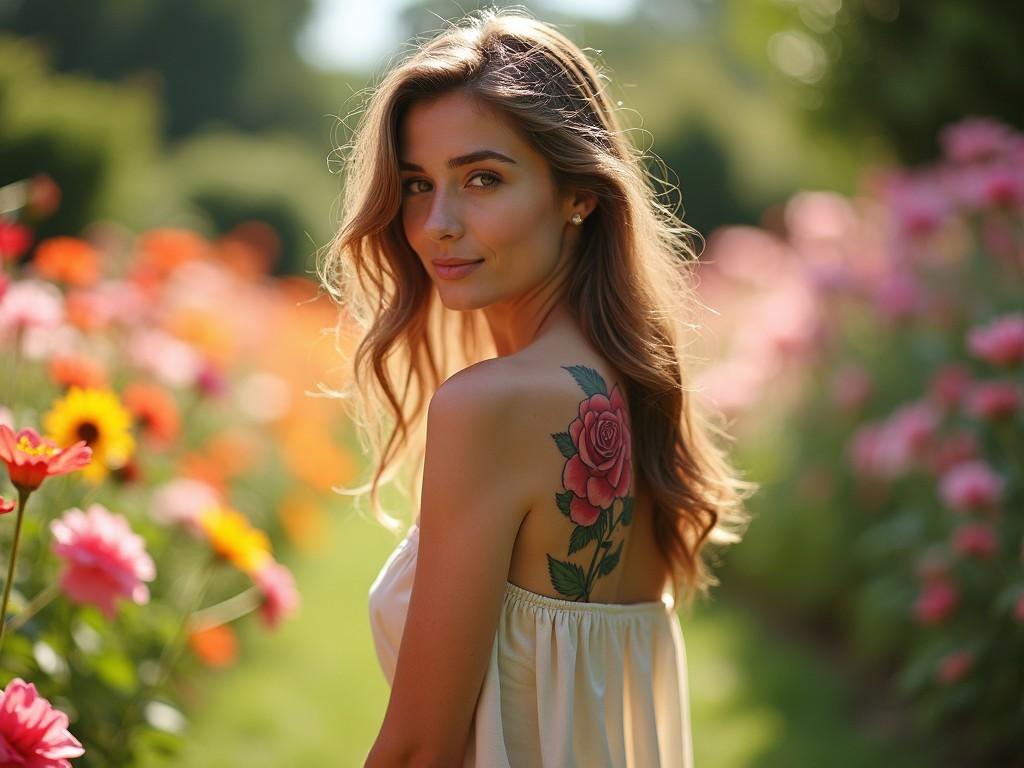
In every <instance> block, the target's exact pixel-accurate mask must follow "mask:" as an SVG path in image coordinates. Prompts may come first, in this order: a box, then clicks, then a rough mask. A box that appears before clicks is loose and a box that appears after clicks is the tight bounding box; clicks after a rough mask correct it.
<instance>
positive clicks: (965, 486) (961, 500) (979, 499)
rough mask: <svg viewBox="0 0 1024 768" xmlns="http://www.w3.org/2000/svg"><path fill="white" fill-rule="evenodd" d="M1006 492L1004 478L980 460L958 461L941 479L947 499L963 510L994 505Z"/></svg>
mask: <svg viewBox="0 0 1024 768" xmlns="http://www.w3.org/2000/svg"><path fill="white" fill-rule="evenodd" d="M1002 493H1003V479H1002V477H1000V476H999V475H998V474H996V472H995V471H994V470H993V469H992V468H991V467H990V466H988V464H986V463H985V462H983V461H980V460H975V461H965V462H963V463H961V464H957V465H956V466H954V467H953V468H952V469H950V470H949V471H948V472H947V473H946V474H945V475H943V476H942V479H941V480H940V481H939V495H940V496H941V497H942V500H943V502H945V504H946V505H947V506H949V507H950V508H952V509H955V510H958V511H961V512H965V511H969V510H972V509H980V508H985V507H991V506H993V505H994V504H995V503H996V502H998V501H999V499H1000V498H1001V497H1002Z"/></svg>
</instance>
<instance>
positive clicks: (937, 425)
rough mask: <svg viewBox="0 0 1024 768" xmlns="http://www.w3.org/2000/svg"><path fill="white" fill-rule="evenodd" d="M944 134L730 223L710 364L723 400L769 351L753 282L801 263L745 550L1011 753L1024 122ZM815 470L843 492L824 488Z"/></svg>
mask: <svg viewBox="0 0 1024 768" xmlns="http://www.w3.org/2000/svg"><path fill="white" fill-rule="evenodd" d="M941 139H942V146H943V149H944V156H943V157H942V158H941V159H940V160H939V161H938V162H936V163H934V164H932V165H930V166H925V167H918V168H914V169H898V168H897V169H884V170H881V169H873V170H871V171H870V172H869V173H868V174H865V176H864V179H865V184H864V188H863V191H862V194H859V195H858V196H856V197H851V198H850V199H844V198H841V197H840V196H838V195H830V194H826V193H814V192H810V193H809V192H801V193H799V194H798V195H795V196H794V197H793V198H792V199H791V200H789V201H787V203H786V204H785V206H783V207H782V210H781V211H780V215H779V216H775V217H772V219H771V221H772V222H773V224H772V226H773V227H775V230H774V231H772V232H768V231H764V232H756V233H754V232H751V228H748V227H745V228H742V237H739V236H738V235H737V234H736V233H735V232H733V231H732V230H729V231H726V232H725V233H715V235H714V237H713V239H712V240H710V241H709V244H708V250H709V251H710V253H709V254H708V259H707V260H706V261H702V264H701V274H700V283H701V286H702V292H703V298H705V299H706V300H707V301H708V304H710V305H711V306H713V307H714V308H715V309H716V311H717V312H718V313H719V314H717V316H716V317H714V318H709V320H708V323H707V324H708V325H710V326H712V331H713V332H714V335H720V336H723V337H726V339H727V341H726V345H725V347H726V349H727V354H726V355H725V360H723V361H722V362H716V363H715V364H714V366H713V370H712V372H711V374H710V375H702V376H701V381H702V382H703V384H704V389H707V390H711V391H710V392H709V394H711V395H712V396H713V397H714V398H715V399H716V401H717V400H718V399H719V393H720V392H722V391H725V392H728V387H729V386H732V385H731V384H730V382H734V381H737V380H739V379H740V376H739V375H737V373H738V372H740V371H742V370H744V368H743V366H744V363H745V362H746V361H749V359H750V358H751V356H752V355H755V354H757V352H755V350H767V349H770V348H771V338H770V334H769V333H767V332H763V333H762V332H761V328H760V319H759V315H758V313H757V312H756V311H755V310H754V309H750V308H748V305H756V304H757V303H758V298H759V296H758V294H757V292H755V293H754V295H753V296H752V295H751V292H752V290H754V289H753V288H752V286H756V291H759V292H760V293H761V294H762V295H771V294H773V293H774V292H775V291H776V290H777V288H776V285H777V284H782V283H785V284H786V285H787V286H788V285H790V284H792V283H793V281H794V279H795V278H794V275H795V274H796V275H799V274H800V273H801V272H802V273H803V274H804V277H803V281H804V284H805V285H807V286H811V287H812V288H813V290H814V292H815V295H814V298H813V302H812V303H813V308H812V310H810V311H807V312H805V313H804V314H803V317H804V318H805V321H806V326H805V327H803V328H802V329H801V332H800V335H801V336H802V337H803V338H805V339H810V340H814V343H812V344H809V345H807V351H808V355H807V356H806V358H805V360H804V363H803V364H801V365H797V364H794V360H792V359H790V360H783V359H782V358H781V357H771V356H767V355H764V356H763V357H762V358H759V363H760V364H761V367H762V368H763V369H765V370H767V371H775V372H781V371H784V372H785V375H784V376H777V377H776V379H777V381H776V380H772V379H771V377H770V376H767V375H762V376H761V377H760V379H758V380H757V382H758V386H757V387H756V388H750V389H748V392H749V391H753V392H755V393H756V396H754V397H750V398H748V399H746V400H739V399H735V398H734V399H732V400H730V401H729V402H730V404H731V406H732V408H731V413H732V415H734V416H735V417H736V418H737V419H739V420H740V421H741V423H742V424H744V425H745V426H746V427H747V429H748V432H747V434H749V435H757V436H761V435H766V436H768V437H762V438H761V441H762V442H763V444H760V443H759V444H757V445H755V446H754V447H753V448H751V449H750V450H751V451H752V453H753V458H754V461H753V463H754V464H755V465H756V466H762V467H765V466H767V467H768V468H769V471H773V472H775V473H777V475H776V477H775V478H774V479H775V483H773V484H771V486H770V488H771V490H770V491H768V492H765V491H762V493H761V494H759V498H755V502H759V503H761V504H762V505H764V506H766V507H769V508H768V509H764V510H762V514H761V515H760V517H761V520H760V525H761V526H762V527H761V529H760V534H759V535H760V536H761V539H760V541H761V542H762V543H761V544H760V549H759V548H758V546H757V544H755V541H757V536H756V535H755V536H754V537H749V536H748V537H747V541H745V546H744V547H741V548H739V549H738V550H737V551H736V552H735V553H734V554H733V555H732V556H731V563H732V564H733V566H734V567H735V569H736V573H738V574H743V576H744V577H745V578H749V579H750V580H751V581H753V582H756V585H757V589H758V591H759V592H760V591H761V590H763V589H771V590H774V591H775V592H776V593H777V594H778V596H779V597H780V598H782V599H785V600H795V601H798V602H799V604H800V605H803V606H805V607H806V608H807V610H808V613H809V614H810V615H812V616H814V617H815V618H820V616H821V615H830V616H831V617H832V618H833V619H834V620H835V622H836V623H837V625H838V626H843V627H844V629H845V631H846V632H847V633H848V634H849V635H850V636H851V637H854V638H856V642H855V646H856V647H855V650H856V652H858V653H861V654H862V655H863V656H864V657H866V659H867V660H868V661H873V660H875V659H878V660H879V661H880V662H882V663H883V664H884V663H886V662H888V661H891V660H893V659H896V660H898V661H899V662H900V664H901V666H902V674H900V675H898V677H897V684H898V686H899V687H900V688H901V690H902V693H904V694H906V695H908V696H909V697H911V698H912V700H914V701H915V702H917V703H919V704H920V706H921V710H922V713H923V714H930V715H931V716H933V720H932V721H931V722H932V723H933V725H934V726H935V727H936V732H937V734H938V735H939V736H940V737H941V736H942V734H943V725H944V724H946V723H952V722H955V724H956V726H957V729H958V731H960V732H961V735H973V736H974V737H976V738H974V740H973V742H972V743H979V744H980V743H985V744H986V745H987V746H986V749H987V750H989V751H988V752H987V753H986V754H985V755H984V756H982V755H981V754H980V753H979V756H978V760H979V761H981V762H985V761H986V759H987V762H988V763H991V764H1005V763H1007V762H1012V761H1009V760H1008V759H1007V756H1008V755H1013V754H1016V753H1019V733H1020V729H1021V727H1024V721H1022V720H1021V718H1020V711H1019V703H1020V697H1019V690H1011V688H1012V686H1009V685H1006V686H1001V685H993V684H990V682H989V681H992V680H1001V679H1016V678H1015V677H1014V676H1015V675H1017V669H1018V667H1019V661H1018V660H1019V659H1021V658H1024V634H1021V632H1020V631H1018V630H1019V625H1020V624H1021V623H1024V517H1022V513H1024V453H1022V452H1024V313H1022V312H1021V297H1022V296H1024V135H1022V134H1021V133H1020V132H1018V131H1016V130H1014V129H1013V128H1010V127H1009V126H1006V125H1004V124H1002V123H998V122H996V121H993V120H987V119H983V118H971V119H967V120H964V121H962V122H960V123H957V124H955V125H951V126H949V127H947V129H946V130H944V131H943V133H942V137H941ZM836 198H839V199H836ZM809 201H813V205H811V204H810V203H809ZM809 211H813V212H814V213H815V215H814V216H813V217H811V216H810V215H809ZM777 221H781V222H782V223H783V225H782V226H778V225H777V224H776V223H775V222H777ZM735 229H739V228H735ZM737 265H742V268H738V267H737ZM757 265H768V266H762V268H761V269H759V268H758V266H757ZM822 275H827V279H822ZM761 354H763V353H761ZM730 355H734V357H730ZM784 366H785V367H784ZM722 372H725V374H723V373H722ZM755 439H756V438H755ZM832 457H836V458H837V459H838V460H833V459H832ZM812 471H813V472H817V473H819V474H824V475H827V476H828V479H829V480H830V482H821V483H817V484H816V486H817V487H819V488H826V489H827V488H831V489H834V490H833V491H832V492H831V493H828V492H825V493H822V492H820V491H819V492H817V493H807V492H806V485H807V483H806V480H805V478H806V477H807V476H808V473H810V472H812ZM566 487H568V484H567V486H566ZM577 487H578V486H577ZM773 563H779V564H780V567H779V568H778V569H775V570H774V571H773V569H772V567H771V566H772V564H773ZM782 564H784V566H782ZM836 606H843V609H842V610H839V609H837V608H836Z"/></svg>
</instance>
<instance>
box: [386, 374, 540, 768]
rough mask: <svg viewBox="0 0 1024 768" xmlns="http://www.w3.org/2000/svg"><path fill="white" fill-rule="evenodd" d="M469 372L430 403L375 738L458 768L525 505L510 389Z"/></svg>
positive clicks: (409, 754)
mask: <svg viewBox="0 0 1024 768" xmlns="http://www.w3.org/2000/svg"><path fill="white" fill-rule="evenodd" d="M467 373H468V372H463V374H461V375H457V376H455V377H453V378H452V379H449V380H448V381H446V382H445V383H444V384H443V385H442V386H441V388H439V389H438V391H437V393H436V394H435V395H434V397H433V398H432V399H431V402H430V406H429V408H428V410H427V437H426V452H425V454H424V465H423V491H422V494H421V503H420V519H419V528H420V532H419V549H418V554H417V561H416V573H415V578H414V581H413V588H412V595H411V597H410V602H409V610H408V614H407V617H406V623H405V630H404V632H403V635H402V642H401V645H400V648H399V654H398V663H397V667H396V669H395V678H394V683H393V685H392V689H391V698H390V701H389V703H388V708H387V713H386V715H385V718H384V724H383V725H382V727H381V733H380V736H378V744H377V745H376V746H377V747H383V751H384V752H387V753H389V754H395V753H399V754H403V755H405V756H406V758H410V759H411V758H426V762H425V763H424V764H432V761H433V762H435V763H436V764H444V765H459V764H461V761H462V759H463V752H464V750H465V747H466V742H467V739H468V736H469V731H470V725H471V722H472V718H473V713H474V710H475V708H476V703H477V698H478V696H479V693H480V689H481V686H482V684H483V680H484V676H485V673H486V671H487V666H488V663H489V661H490V656H491V650H492V647H493V643H494V637H495V632H496V630H497V626H498V620H499V617H500V614H501V608H502V603H503V599H504V590H505V581H506V578H507V576H508V569H509V563H510V561H511V558H512V548H513V545H514V543H515V538H516V534H517V532H518V530H519V525H520V523H521V522H522V519H523V517H524V516H525V513H526V509H525V506H524V505H525V503H526V502H525V498H526V497H525V494H524V493H523V490H522V478H521V476H520V473H519V472H518V471H517V467H516V463H517V462H516V458H515V455H514V454H515V452H516V446H517V442H518V441H516V440H515V439H514V438H513V436H512V434H511V430H513V429H514V428H515V424H514V423H513V422H514V419H515V417H514V415H513V414H512V412H511V409H510V407H511V403H512V399H511V398H510V393H509V389H508V387H507V386H501V385H500V383H499V382H497V381H495V379H494V377H493V376H492V375H489V372H488V373H484V374H483V375H478V376H470V375H466V374H467ZM488 379H490V380H488ZM495 384H499V385H498V386H495ZM517 476H518V483H517V482H516V480H517ZM517 486H518V487H517Z"/></svg>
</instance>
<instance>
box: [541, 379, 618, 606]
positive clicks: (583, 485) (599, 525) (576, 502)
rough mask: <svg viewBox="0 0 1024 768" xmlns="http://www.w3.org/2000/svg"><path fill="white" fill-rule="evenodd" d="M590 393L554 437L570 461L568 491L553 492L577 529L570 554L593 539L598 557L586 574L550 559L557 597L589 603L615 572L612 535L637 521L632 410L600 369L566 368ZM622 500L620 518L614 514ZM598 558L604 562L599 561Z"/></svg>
mask: <svg viewBox="0 0 1024 768" xmlns="http://www.w3.org/2000/svg"><path fill="white" fill-rule="evenodd" d="M563 367H564V368H565V370H567V371H568V372H569V373H570V374H572V376H573V378H574V379H575V380H576V383H577V384H579V385H580V388H581V389H582V390H583V392H584V393H585V394H586V395H587V398H586V399H585V400H582V401H581V402H580V406H579V414H578V415H577V416H576V418H575V419H573V421H572V422H571V423H570V424H569V427H568V429H567V431H566V432H557V433H555V434H553V435H551V437H552V438H553V439H554V441H555V444H556V445H557V446H558V449H559V451H561V453H562V455H563V456H564V457H565V458H566V460H567V461H566V463H565V467H564V468H563V470H562V486H563V487H564V488H565V490H564V491H562V492H560V493H556V494H555V503H556V505H557V507H558V510H559V511H560V512H561V513H562V514H563V515H565V516H566V517H568V518H569V519H570V520H571V521H572V522H573V523H575V524H576V527H575V528H574V529H573V532H572V535H571V536H570V538H569V551H568V554H570V555H571V554H572V553H573V552H576V551H578V550H580V549H583V548H584V547H586V546H587V545H588V544H589V543H590V542H591V541H595V542H596V544H595V545H594V553H593V556H592V558H591V561H590V566H589V567H588V568H587V570H586V571H584V570H583V568H582V567H581V566H579V565H577V564H576V563H570V562H568V561H565V560H557V559H555V558H553V557H551V555H548V572H549V574H550V576H551V583H552V585H553V586H554V588H555V589H556V590H557V591H558V592H559V594H562V595H565V596H566V597H568V598H571V599H573V600H582V601H584V602H586V601H587V600H589V599H590V592H591V589H592V588H593V584H594V581H596V580H597V579H598V578H600V577H601V576H606V575H607V574H609V573H611V571H612V569H613V568H615V566H616V565H617V564H618V562H619V555H620V554H621V552H622V544H623V542H622V540H620V541H619V543H618V546H617V547H616V548H615V550H614V551H612V549H611V548H612V541H611V535H612V532H613V531H614V530H615V527H616V526H617V525H619V524H620V523H621V524H622V526H623V527H625V526H627V525H629V524H630V522H631V521H632V519H633V497H632V496H631V495H629V490H630V483H631V481H632V466H631V464H630V459H631V457H632V440H631V432H630V422H629V409H628V407H627V405H626V401H625V399H624V398H623V396H622V393H621V392H620V391H619V387H618V385H615V386H614V387H613V388H612V391H611V393H610V394H609V392H608V385H607V384H606V383H605V380H604V379H603V378H602V377H601V374H599V373H598V372H597V371H595V370H594V369H593V368H587V367H585V366H581V365H573V366H563ZM617 499H621V505H620V512H619V516H618V518H614V516H613V514H612V510H613V508H614V506H615V501H616V500H617ZM599 556H600V559H598V558H599Z"/></svg>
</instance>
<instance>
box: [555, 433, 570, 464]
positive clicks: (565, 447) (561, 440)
mask: <svg viewBox="0 0 1024 768" xmlns="http://www.w3.org/2000/svg"><path fill="white" fill-rule="evenodd" d="M551 436H552V437H553V438H555V444H556V445H557V446H558V450H559V451H561V453H562V455H563V456H564V457H565V458H567V459H571V458H572V457H573V456H575V455H576V444H575V443H573V441H572V435H570V434H569V433H568V432H553V433H552V434H551Z"/></svg>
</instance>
